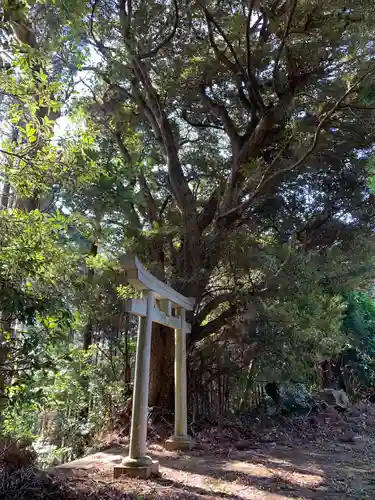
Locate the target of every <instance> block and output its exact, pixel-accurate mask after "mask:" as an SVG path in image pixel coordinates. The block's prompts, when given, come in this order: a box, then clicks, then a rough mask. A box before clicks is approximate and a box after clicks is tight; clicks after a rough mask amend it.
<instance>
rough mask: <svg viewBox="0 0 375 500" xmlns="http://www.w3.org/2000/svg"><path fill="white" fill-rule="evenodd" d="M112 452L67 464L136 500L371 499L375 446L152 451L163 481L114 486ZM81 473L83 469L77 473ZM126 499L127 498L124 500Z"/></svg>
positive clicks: (118, 452) (116, 457)
mask: <svg viewBox="0 0 375 500" xmlns="http://www.w3.org/2000/svg"><path fill="white" fill-rule="evenodd" d="M126 453H127V452H126V449H125V448H114V449H110V450H107V451H105V452H102V453H98V454H95V455H91V456H89V457H86V458H84V459H81V460H77V461H75V462H71V463H70V464H65V465H64V466H62V467H61V468H59V471H60V473H63V471H65V472H67V471H71V470H74V471H75V472H74V473H75V474H78V475H79V476H80V477H81V478H85V479H89V480H92V481H95V482H97V483H98V485H99V486H101V487H102V486H103V484H106V485H108V487H111V488H112V489H114V490H117V491H121V492H131V493H134V497H133V498H138V499H139V500H152V499H160V498H164V499H165V500H167V499H176V500H180V499H181V500H182V499H190V500H192V499H201V500H212V499H217V498H226V499H228V500H291V499H298V500H309V499H319V500H322V499H327V500H331V499H332V500H338V499H346V498H347V499H358V500H359V499H374V498H375V474H374V473H375V442H372V441H362V442H359V443H355V444H342V443H336V442H322V443H321V444H316V443H315V444H309V445H305V446H301V447H299V448H293V447H286V446H275V445H274V444H272V443H271V444H270V445H263V446H262V448H259V449H251V450H245V451H234V450H221V451H220V452H218V453H215V454H213V453H212V452H209V451H208V450H199V451H193V452H191V453H189V454H178V453H170V452H166V451H165V450H164V449H163V448H162V447H161V446H158V445H152V446H151V447H150V455H152V457H153V458H155V459H157V460H159V462H160V472H161V476H160V477H159V478H154V479H151V480H148V481H141V480H133V479H132V480H130V479H126V478H121V479H120V480H114V479H113V477H112V467H113V465H114V464H116V463H119V462H120V461H121V459H122V457H123V456H125V455H126ZM80 469H85V470H84V471H80ZM124 498H125V496H124Z"/></svg>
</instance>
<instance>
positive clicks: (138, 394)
mask: <svg viewBox="0 0 375 500" xmlns="http://www.w3.org/2000/svg"><path fill="white" fill-rule="evenodd" d="M121 263H122V264H123V266H124V269H125V271H126V275H127V278H128V281H129V283H130V284H131V285H133V286H134V287H135V288H136V289H138V290H141V291H142V296H143V298H142V299H130V300H127V301H126V303H125V310H126V311H127V312H129V313H132V314H135V315H136V316H139V326H138V339H137V352H136V361H135V377H134V388H133V411H132V421H131V431H130V443H129V456H128V457H127V458H125V459H124V460H123V461H122V463H121V465H118V466H115V468H114V476H115V477H118V476H120V475H121V474H126V475H128V476H131V477H142V478H147V477H149V476H150V475H151V474H156V473H158V471H159V463H158V462H155V461H153V460H152V459H151V458H150V457H148V456H147V455H146V447H147V444H146V440H147V419H148V393H149V379H150V357H151V335H152V323H153V322H156V323H160V324H162V325H165V326H168V327H170V328H173V329H174V331H175V364H174V366H175V424H174V434H173V435H172V436H171V437H170V438H169V439H168V440H167V441H166V443H165V446H166V448H167V449H168V450H188V449H190V448H191V446H192V444H193V440H192V439H191V438H190V436H189V435H188V433H187V405H186V398H187V395H186V392H187V391H186V334H187V333H190V331H191V327H190V325H189V323H187V322H186V317H185V314H186V311H192V310H193V307H194V302H195V300H194V299H192V298H187V297H184V296H183V295H181V294H180V293H178V292H176V291H175V290H173V288H171V287H170V286H168V285H166V284H165V283H163V282H162V281H160V280H158V279H157V278H156V277H155V276H153V274H151V273H150V272H149V271H147V270H146V269H145V268H144V267H143V266H142V264H141V263H140V262H139V260H138V259H137V258H136V257H134V256H125V257H122V259H121Z"/></svg>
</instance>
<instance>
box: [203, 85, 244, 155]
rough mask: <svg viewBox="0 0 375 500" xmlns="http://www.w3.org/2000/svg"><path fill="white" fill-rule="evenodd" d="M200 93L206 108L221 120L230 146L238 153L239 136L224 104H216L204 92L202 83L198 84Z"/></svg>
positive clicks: (204, 88)
mask: <svg viewBox="0 0 375 500" xmlns="http://www.w3.org/2000/svg"><path fill="white" fill-rule="evenodd" d="M200 94H201V97H202V101H203V102H204V103H205V104H206V105H207V107H208V109H209V110H210V111H211V113H212V114H213V115H214V116H215V117H216V118H218V119H219V120H221V122H222V124H223V126H224V130H225V131H226V133H227V134H228V137H229V139H230V142H231V146H232V149H233V151H234V152H235V153H236V152H237V154H238V151H239V147H240V144H241V143H240V136H239V135H238V133H237V130H236V127H235V125H234V123H233V121H232V120H231V118H230V116H229V113H228V110H227V109H226V107H225V106H223V105H222V104H218V103H217V102H215V101H214V100H213V99H212V98H211V97H210V96H209V95H207V93H206V87H205V85H204V84H202V85H201V86H200Z"/></svg>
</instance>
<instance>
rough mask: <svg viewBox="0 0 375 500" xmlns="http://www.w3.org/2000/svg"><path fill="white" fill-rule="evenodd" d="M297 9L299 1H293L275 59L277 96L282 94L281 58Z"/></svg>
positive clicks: (274, 74)
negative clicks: (279, 74)
mask: <svg viewBox="0 0 375 500" xmlns="http://www.w3.org/2000/svg"><path fill="white" fill-rule="evenodd" d="M296 7H297V0H293V4H292V8H291V9H290V12H289V16H288V21H287V23H286V26H285V30H284V34H283V37H282V39H281V43H280V46H279V50H278V51H277V54H276V58H275V64H274V67H273V72H272V77H273V85H274V90H275V93H276V94H277V95H279V94H280V89H279V82H278V70H279V64H280V58H281V54H282V52H283V50H284V46H285V43H286V40H287V38H288V36H289V32H290V28H291V26H292V21H293V16H294V13H295V11H296Z"/></svg>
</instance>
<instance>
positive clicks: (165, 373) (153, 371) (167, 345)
mask: <svg viewBox="0 0 375 500" xmlns="http://www.w3.org/2000/svg"><path fill="white" fill-rule="evenodd" d="M149 406H158V407H161V408H164V409H168V410H170V411H174V331H173V330H172V329H171V328H168V327H166V326H162V325H159V324H158V323H154V324H153V328H152V340H151V362H150V390H149Z"/></svg>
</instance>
